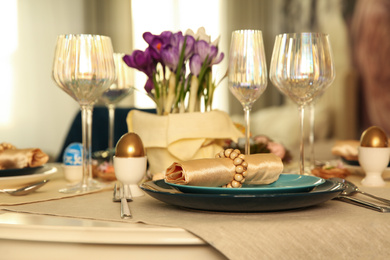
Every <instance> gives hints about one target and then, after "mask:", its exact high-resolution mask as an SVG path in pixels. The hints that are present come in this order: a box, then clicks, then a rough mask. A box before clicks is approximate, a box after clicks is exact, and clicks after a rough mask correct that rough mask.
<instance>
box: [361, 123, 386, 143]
mask: <svg viewBox="0 0 390 260" xmlns="http://www.w3.org/2000/svg"><path fill="white" fill-rule="evenodd" d="M360 146H363V147H388V138H387V135H386V133H385V131H383V130H382V128H380V127H378V126H371V127H369V128H367V129H366V130H365V131H364V132H363V134H362V136H361V137H360Z"/></svg>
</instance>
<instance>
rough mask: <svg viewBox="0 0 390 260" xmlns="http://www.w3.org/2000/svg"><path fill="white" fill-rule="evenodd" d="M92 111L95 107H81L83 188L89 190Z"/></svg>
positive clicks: (90, 179) (90, 178)
mask: <svg viewBox="0 0 390 260" xmlns="http://www.w3.org/2000/svg"><path fill="white" fill-rule="evenodd" d="M92 110H93V106H90V105H83V106H81V127H82V141H83V179H82V183H81V187H82V189H83V190H87V189H88V187H89V183H90V182H91V181H92V158H91V151H92Z"/></svg>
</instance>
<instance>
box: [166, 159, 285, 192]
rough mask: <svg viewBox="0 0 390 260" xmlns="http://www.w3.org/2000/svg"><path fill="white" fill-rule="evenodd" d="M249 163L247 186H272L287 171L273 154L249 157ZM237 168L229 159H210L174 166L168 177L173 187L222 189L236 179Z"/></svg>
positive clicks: (175, 164)
mask: <svg viewBox="0 0 390 260" xmlns="http://www.w3.org/2000/svg"><path fill="white" fill-rule="evenodd" d="M245 161H246V162H247V163H248V168H247V176H246V177H245V183H246V184H270V183H273V182H275V181H276V180H277V179H278V178H279V175H280V174H281V173H282V171H283V163H282V160H281V159H280V157H278V156H276V155H274V154H271V153H261V154H252V155H246V156H245ZM235 173H236V172H235V166H234V164H233V163H232V160H231V159H229V158H208V159H196V160H189V161H184V162H180V163H177V162H175V163H173V164H172V165H171V166H170V167H169V168H168V169H167V170H166V173H165V180H166V181H167V182H170V183H175V184H184V185H193V186H207V187H219V186H223V185H225V184H227V183H229V182H230V181H231V180H232V179H233V177H234V175H235Z"/></svg>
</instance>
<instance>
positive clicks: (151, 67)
mask: <svg viewBox="0 0 390 260" xmlns="http://www.w3.org/2000/svg"><path fill="white" fill-rule="evenodd" d="M123 61H124V62H125V63H126V64H127V66H129V67H131V68H134V69H137V70H139V71H142V72H143V73H145V74H146V75H147V76H148V77H151V76H153V73H154V72H155V70H156V62H155V61H154V60H153V59H152V56H151V55H150V50H149V48H148V49H146V50H145V51H140V50H135V51H134V52H133V53H132V54H131V55H125V56H124V57H123Z"/></svg>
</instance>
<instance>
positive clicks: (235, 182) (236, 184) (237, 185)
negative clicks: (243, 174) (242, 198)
mask: <svg viewBox="0 0 390 260" xmlns="http://www.w3.org/2000/svg"><path fill="white" fill-rule="evenodd" d="M232 187H233V188H240V187H241V183H239V182H238V181H235V180H233V181H232Z"/></svg>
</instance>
